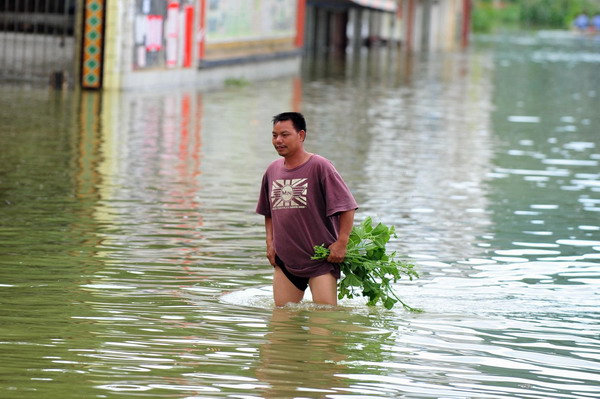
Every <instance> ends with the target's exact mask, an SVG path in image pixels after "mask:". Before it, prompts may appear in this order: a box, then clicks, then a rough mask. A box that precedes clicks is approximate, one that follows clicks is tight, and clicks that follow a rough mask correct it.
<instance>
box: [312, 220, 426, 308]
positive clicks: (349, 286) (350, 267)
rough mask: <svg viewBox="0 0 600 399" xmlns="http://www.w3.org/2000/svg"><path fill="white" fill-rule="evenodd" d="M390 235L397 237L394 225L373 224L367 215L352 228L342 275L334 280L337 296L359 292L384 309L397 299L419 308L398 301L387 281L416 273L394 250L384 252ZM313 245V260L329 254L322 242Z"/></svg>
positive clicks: (348, 295)
mask: <svg viewBox="0 0 600 399" xmlns="http://www.w3.org/2000/svg"><path fill="white" fill-rule="evenodd" d="M392 237H394V238H395V237H397V236H396V231H395V228H394V226H391V227H387V226H386V225H384V224H383V223H379V224H378V225H377V226H375V227H373V221H372V219H371V218H370V217H367V218H366V219H365V220H364V221H363V222H362V223H361V224H360V225H359V226H354V227H353V228H352V232H351V233H350V238H349V240H348V246H347V250H346V257H345V258H344V261H343V262H342V263H340V268H341V272H342V278H341V279H340V281H339V283H338V286H339V293H338V297H339V299H342V298H353V297H354V296H355V295H358V294H360V295H362V296H364V297H367V298H369V301H368V302H367V304H368V305H370V306H372V305H375V304H377V302H379V301H381V303H382V304H383V306H385V308H386V309H391V308H393V307H394V305H395V304H396V303H397V302H400V303H401V304H402V306H403V307H404V308H405V309H407V310H409V311H411V312H421V310H420V309H417V308H413V307H411V306H409V305H407V304H406V303H405V302H404V301H402V299H400V298H399V297H398V296H397V295H396V293H395V292H394V290H393V288H392V285H391V284H392V283H395V282H397V281H398V280H399V279H400V278H401V277H402V275H403V274H404V275H406V276H408V278H409V279H410V280H412V279H413V278H418V277H419V275H418V273H417V271H416V270H415V269H414V265H412V264H410V263H406V262H402V261H400V260H396V259H395V257H396V252H392V253H389V254H388V253H386V249H385V246H386V244H387V243H388V241H389V240H390V238H392ZM314 249H315V253H314V255H313V257H312V258H311V259H313V260H321V259H326V258H327V257H328V256H329V249H327V248H325V246H324V245H317V246H315V247H314Z"/></svg>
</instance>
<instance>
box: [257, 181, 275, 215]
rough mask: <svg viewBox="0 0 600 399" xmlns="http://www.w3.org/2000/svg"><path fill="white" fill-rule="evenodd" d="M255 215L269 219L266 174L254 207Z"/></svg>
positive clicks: (269, 209)
mask: <svg viewBox="0 0 600 399" xmlns="http://www.w3.org/2000/svg"><path fill="white" fill-rule="evenodd" d="M256 213H258V214H259V215H263V216H267V217H271V201H270V200H269V179H268V178H267V174H266V173H265V174H264V175H263V179H262V184H261V186H260V193H259V196H258V204H257V205H256Z"/></svg>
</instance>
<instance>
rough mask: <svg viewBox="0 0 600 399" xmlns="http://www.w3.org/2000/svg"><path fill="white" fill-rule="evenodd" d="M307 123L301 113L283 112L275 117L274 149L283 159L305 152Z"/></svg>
mask: <svg viewBox="0 0 600 399" xmlns="http://www.w3.org/2000/svg"><path fill="white" fill-rule="evenodd" d="M305 138H306V121H305V120H304V116H302V114H301V113H299V112H283V113H281V114H279V115H275V116H274V117H273V147H275V150H276V151H277V153H278V154H279V155H281V156H282V157H286V158H288V157H294V156H295V155H296V154H302V153H303V152H304V139H305Z"/></svg>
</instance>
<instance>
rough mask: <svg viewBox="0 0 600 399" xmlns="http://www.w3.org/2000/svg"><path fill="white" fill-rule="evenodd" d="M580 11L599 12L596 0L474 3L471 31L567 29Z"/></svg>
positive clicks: (491, 0)
mask: <svg viewBox="0 0 600 399" xmlns="http://www.w3.org/2000/svg"><path fill="white" fill-rule="evenodd" d="M580 12H587V13H588V15H590V16H591V15H594V14H596V13H598V12H600V2H599V1H598V0H502V1H494V0H476V1H475V3H474V7H473V14H472V23H473V31H474V32H477V33H489V32H491V31H493V30H494V29H497V28H507V27H516V26H518V25H520V26H521V27H534V28H560V29H566V28H569V27H570V26H571V24H572V22H573V19H574V18H575V16H576V15H577V14H579V13H580Z"/></svg>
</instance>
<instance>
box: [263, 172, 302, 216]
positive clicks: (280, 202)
mask: <svg viewBox="0 0 600 399" xmlns="http://www.w3.org/2000/svg"><path fill="white" fill-rule="evenodd" d="M307 193H308V179H307V178H302V179H289V180H288V179H277V180H274V181H273V184H271V204H272V207H273V210H277V209H290V208H306V205H307V200H306V198H307V197H306V195H307Z"/></svg>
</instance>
